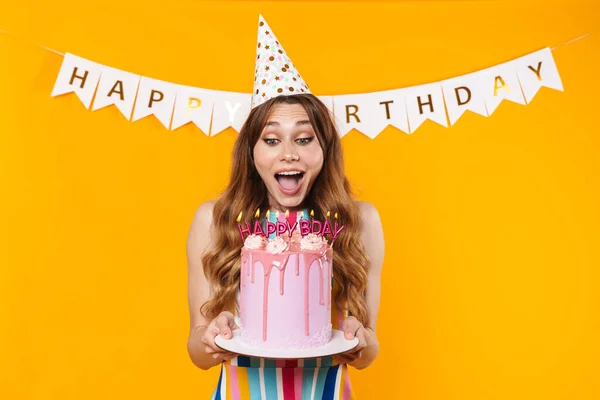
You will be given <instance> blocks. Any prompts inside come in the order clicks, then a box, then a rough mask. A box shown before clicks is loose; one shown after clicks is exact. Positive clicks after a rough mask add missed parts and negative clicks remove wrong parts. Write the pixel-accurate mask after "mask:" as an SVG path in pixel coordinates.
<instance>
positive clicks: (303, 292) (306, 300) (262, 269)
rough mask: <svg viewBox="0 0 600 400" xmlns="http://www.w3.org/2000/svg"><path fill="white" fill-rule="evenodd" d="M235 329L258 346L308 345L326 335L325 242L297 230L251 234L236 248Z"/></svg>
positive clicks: (328, 266)
mask: <svg viewBox="0 0 600 400" xmlns="http://www.w3.org/2000/svg"><path fill="white" fill-rule="evenodd" d="M241 255H242V264H241V271H240V278H241V279H240V294H239V295H240V297H239V313H240V322H241V326H240V330H241V338H242V340H243V341H245V342H246V343H248V344H250V345H254V346H260V347H264V348H287V349H289V348H309V347H318V346H322V345H324V344H327V343H328V342H329V341H330V340H331V278H332V256H333V251H332V249H331V246H329V245H328V244H327V241H326V240H324V239H323V238H322V237H320V236H317V235H313V234H309V235H307V236H305V237H303V238H301V239H300V237H299V235H298V234H297V232H296V233H295V234H294V235H293V236H292V239H291V240H289V241H286V240H284V239H282V238H281V237H277V238H275V239H271V240H269V242H268V243H267V241H266V239H265V238H264V237H263V236H259V235H251V236H249V237H248V238H247V239H246V242H245V245H244V247H243V248H242V251H241Z"/></svg>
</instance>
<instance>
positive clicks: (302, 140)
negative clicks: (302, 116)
mask: <svg viewBox="0 0 600 400" xmlns="http://www.w3.org/2000/svg"><path fill="white" fill-rule="evenodd" d="M313 139H314V136H313V137H309V138H301V139H298V142H299V143H300V144H309V143H310V142H312V140H313Z"/></svg>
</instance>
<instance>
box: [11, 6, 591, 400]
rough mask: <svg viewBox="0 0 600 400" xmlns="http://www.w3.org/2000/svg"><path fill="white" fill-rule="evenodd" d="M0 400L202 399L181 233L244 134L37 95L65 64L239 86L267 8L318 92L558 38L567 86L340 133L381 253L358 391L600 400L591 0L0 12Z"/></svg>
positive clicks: (376, 84)
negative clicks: (369, 207)
mask: <svg viewBox="0 0 600 400" xmlns="http://www.w3.org/2000/svg"><path fill="white" fill-rule="evenodd" d="M1 7H2V8H0V29H4V30H6V31H8V32H10V33H11V34H12V35H6V34H0V60H1V61H0V106H1V109H2V116H1V118H0V190H1V193H0V199H1V200H0V228H1V229H0V235H1V236H0V398H3V399H105V398H111V399H120V398H123V399H138V398H139V399H141V398H146V399H166V398H176V399H183V398H195V399H207V398H208V397H209V395H210V393H211V392H212V390H213V387H214V385H215V384H216V382H217V373H218V371H217V370H216V369H213V370H211V371H201V370H199V369H197V368H196V367H194V366H193V364H192V363H191V362H190V360H189V358H188V355H187V351H186V339H187V334H188V309H187V294H186V293H187V292H186V290H187V286H186V284H187V270H186V268H187V267H186V258H185V240H186V235H187V231H188V229H189V225H190V222H191V219H192V216H193V213H194V211H195V209H196V207H197V206H198V205H199V204H200V203H201V202H203V201H204V200H207V199H210V198H215V197H216V196H217V195H218V193H219V191H220V190H222V189H223V188H224V185H225V183H226V180H227V177H228V174H229V165H230V154H231V149H232V145H233V142H234V140H235V137H236V134H235V132H234V131H232V130H229V131H227V132H225V133H223V134H220V135H218V136H216V137H212V138H209V137H206V136H205V135H204V134H202V133H201V132H200V131H199V130H198V129H196V128H194V127H193V126H186V127H184V128H182V129H179V130H177V131H174V132H170V131H167V130H166V129H164V128H163V127H162V125H161V124H160V123H159V122H158V121H157V120H156V119H155V118H154V117H150V118H146V119H143V120H141V121H138V122H135V123H131V122H128V121H126V119H125V118H124V117H123V116H122V115H121V114H120V113H119V111H118V110H117V109H116V108H114V107H111V108H108V109H102V110H99V111H96V112H91V111H89V110H86V109H85V107H84V106H83V105H82V104H81V102H80V101H79V100H78V99H77V97H76V96H75V95H74V94H71V95H66V96H62V97H59V98H51V97H50V92H51V90H52V87H53V84H54V79H55V77H56V75H57V73H58V70H59V68H60V63H61V60H62V57H60V56H58V55H55V54H53V53H51V52H48V51H45V50H43V49H41V48H39V47H37V46H36V45H37V44H40V45H44V46H48V47H50V48H52V49H56V50H58V51H61V52H65V51H68V52H71V53H73V54H76V55H79V56H81V57H84V58H88V59H90V60H93V61H96V62H99V63H101V64H104V65H109V66H113V67H116V68H120V69H123V70H127V71H131V72H135V73H139V74H141V75H144V76H149V77H152V78H157V79H162V80H166V81H170V82H176V83H181V84H186V85H191V86H197V87H204V88H210V89H218V90H229V91H239V92H251V91H252V80H253V71H254V58H255V45H256V43H255V40H256V30H257V26H256V24H257V16H258V13H262V14H263V15H264V16H265V18H266V20H267V21H268V23H269V24H270V26H271V28H272V29H273V31H274V32H275V34H276V35H277V36H278V38H279V39H280V41H281V42H282V44H283V46H284V48H285V49H286V51H287V52H288V54H289V55H290V57H291V59H292V60H293V61H294V63H295V64H296V66H297V67H298V69H299V71H300V73H301V74H302V75H303V77H304V78H305V80H306V81H307V82H308V83H309V85H310V87H311V89H312V91H313V92H314V93H316V94H319V95H328V94H343V93H360V92H370V91H376V90H386V89H393V88H399V87H406V86H412V85H418V84H423V83H429V82H434V81H439V80H442V79H445V78H450V77H454V76H458V75H461V74H464V73H469V72H473V71H476V70H478V69H481V68H485V67H489V66H492V65H495V64H499V63H501V62H504V61H508V60H510V59H513V58H515V57H519V56H522V55H525V54H528V53H529V52H532V51H535V50H538V49H540V48H543V47H546V46H554V45H559V44H561V43H564V42H566V41H567V40H569V39H572V38H574V37H577V36H580V35H582V34H585V33H588V32H592V33H593V34H592V35H591V36H589V37H587V38H585V39H583V40H580V41H578V42H575V43H572V44H569V45H566V46H563V47H560V48H558V49H557V50H556V51H555V52H554V53H553V54H554V57H555V60H556V64H557V66H558V70H559V73H560V75H561V77H562V81H563V84H564V87H565V91H564V92H559V91H554V90H550V89H544V88H542V90H541V92H540V93H539V94H538V95H537V96H536V97H535V98H534V100H533V102H532V103H531V104H530V105H528V106H521V105H517V104H513V103H508V102H503V103H502V104H501V105H500V107H499V108H498V109H497V110H496V112H495V113H494V114H493V115H492V116H491V117H489V118H485V117H481V116H478V115H475V114H470V113H467V115H465V116H463V117H462V118H461V119H460V120H459V121H458V123H457V125H455V126H453V127H451V128H443V127H441V126H439V125H436V124H434V123H432V122H426V123H425V124H424V125H423V126H422V127H420V128H419V129H418V130H417V131H416V132H415V133H414V134H413V135H406V134H404V133H401V132H400V131H398V130H396V129H394V128H388V129H386V130H385V131H384V132H383V133H382V134H381V135H379V136H378V137H377V138H376V139H375V140H371V139H369V138H367V137H366V136H363V135H362V134H360V133H358V132H355V131H354V132H351V133H350V134H349V135H347V136H346V137H344V139H343V145H344V150H345V155H346V163H347V173H348V176H349V177H350V179H351V180H352V182H353V185H354V187H355V188H356V190H357V193H358V197H359V198H360V199H362V200H367V201H370V202H372V203H373V204H375V206H376V207H377V208H378V209H379V212H380V215H381V218H382V221H383V225H384V231H385V239H386V254H385V264H384V275H383V278H384V280H383V287H382V298H381V301H382V304H381V313H380V319H379V323H378V335H379V339H380V341H381V354H380V356H379V358H378V359H377V361H376V363H375V364H373V365H372V366H371V367H369V368H367V369H365V370H363V371H356V370H352V371H351V374H352V381H353V386H354V388H355V390H356V391H357V393H358V396H359V398H360V399H379V398H389V399H406V400H408V399H410V400H423V399H435V400H438V399H439V400H470V399H477V400H483V399H499V400H507V399H508V400H512V399H519V400H520V399H527V400H532V399H540V400H558V399H561V400H563V399H564V400H567V399H577V400H593V399H598V398H600V383H599V381H598V380H597V378H598V371H599V369H600V364H599V361H598V360H599V359H600V345H599V340H598V337H599V334H600V313H599V310H600V295H599V292H600V291H599V283H600V273H599V271H598V267H599V266H600V250H599V247H600V246H599V245H600V242H599V239H600V235H599V233H598V226H599V224H600V212H599V207H598V206H599V204H600V202H599V200H600V193H599V189H598V183H599V181H598V179H599V178H598V176H599V173H600V157H599V156H600V139H599V138H598V133H599V130H598V122H597V121H598V119H597V118H598V105H599V102H598V100H597V99H598V98H599V96H600V83H599V80H598V71H600V59H599V57H598V55H599V54H600V52H599V49H600V46H599V43H600V42H599V41H600V35H599V34H598V27H599V21H600V11H599V8H600V6H599V5H598V4H597V2H596V1H593V0H589V1H587V2H583V1H567V0H562V1H544V2H542V1H540V2H526V1H518V2H508V1H462V2H459V1H457V2H453V1H430V2H416V1H413V2H406V1H404V2H402V1H396V2H392V1H388V2H369V3H367V2H329V3H323V2H308V1H307V2H302V1H300V2H275V1H272V2H234V1H226V2H208V1H166V2H160V3H157V4H151V3H149V2H142V1H137V0H136V1H129V2H126V1H115V0H110V1H103V2H85V1H79V0H78V1H54V2H46V1H41V0H35V1H30V2H21V1H18V2H17V1H8V0H4V1H3V2H2V6H1Z"/></svg>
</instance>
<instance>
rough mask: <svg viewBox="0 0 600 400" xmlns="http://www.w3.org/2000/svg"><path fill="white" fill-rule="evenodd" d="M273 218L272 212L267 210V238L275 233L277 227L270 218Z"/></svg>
mask: <svg viewBox="0 0 600 400" xmlns="http://www.w3.org/2000/svg"><path fill="white" fill-rule="evenodd" d="M270 217H271V210H267V238H268V237H269V235H270V234H271V233H273V232H275V229H277V228H276V226H275V224H274V223H272V222H271V221H270V220H269V218H270Z"/></svg>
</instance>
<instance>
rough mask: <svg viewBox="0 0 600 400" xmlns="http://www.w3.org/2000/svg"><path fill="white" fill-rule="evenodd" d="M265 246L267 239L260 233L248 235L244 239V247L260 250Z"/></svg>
mask: <svg viewBox="0 0 600 400" xmlns="http://www.w3.org/2000/svg"><path fill="white" fill-rule="evenodd" d="M266 246H267V239H265V237H264V236H262V235H255V234H252V235H248V237H247V238H246V240H244V247H245V248H247V249H250V250H262V249H264V248H265V247H266Z"/></svg>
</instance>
